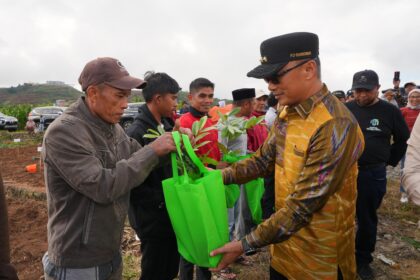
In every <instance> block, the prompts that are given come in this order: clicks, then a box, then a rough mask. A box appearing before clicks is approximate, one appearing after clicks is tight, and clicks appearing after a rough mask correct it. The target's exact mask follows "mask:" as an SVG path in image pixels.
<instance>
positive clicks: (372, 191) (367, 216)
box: [356, 166, 386, 264]
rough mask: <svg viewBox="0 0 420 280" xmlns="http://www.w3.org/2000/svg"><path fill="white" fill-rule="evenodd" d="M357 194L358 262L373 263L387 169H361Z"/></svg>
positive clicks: (382, 167)
mask: <svg viewBox="0 0 420 280" xmlns="http://www.w3.org/2000/svg"><path fill="white" fill-rule="evenodd" d="M357 192H358V193H357V202H356V217H357V232H356V262H357V263H358V264H362V263H371V262H372V261H373V258H372V253H373V251H375V245H376V233H377V227H378V216H377V214H376V210H377V209H378V208H379V206H380V205H381V202H382V199H383V197H384V195H385V193H386V167H385V166H380V167H376V168H372V169H362V168H359V175H358V177H357Z"/></svg>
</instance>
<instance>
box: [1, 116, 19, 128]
mask: <svg viewBox="0 0 420 280" xmlns="http://www.w3.org/2000/svg"><path fill="white" fill-rule="evenodd" d="M0 129H5V130H8V131H16V130H17V129H18V119H17V118H15V117H11V116H7V115H5V114H3V113H2V112H0Z"/></svg>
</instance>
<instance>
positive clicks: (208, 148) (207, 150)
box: [179, 112, 221, 161]
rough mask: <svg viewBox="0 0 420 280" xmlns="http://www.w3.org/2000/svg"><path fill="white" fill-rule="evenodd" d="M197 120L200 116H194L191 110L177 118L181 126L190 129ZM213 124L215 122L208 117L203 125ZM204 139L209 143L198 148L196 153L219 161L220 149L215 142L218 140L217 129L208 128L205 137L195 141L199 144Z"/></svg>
mask: <svg viewBox="0 0 420 280" xmlns="http://www.w3.org/2000/svg"><path fill="white" fill-rule="evenodd" d="M199 120H200V117H195V116H194V115H193V114H191V112H188V113H186V114H183V115H182V116H181V117H180V118H179V124H180V126H181V127H185V128H189V129H191V128H192V125H193V123H194V122H196V121H199ZM215 124H216V123H215V122H213V121H212V120H211V119H210V118H208V119H207V122H206V124H205V125H204V127H209V126H212V125H215ZM204 141H210V143H208V144H206V145H204V146H202V147H200V148H198V150H197V151H196V153H197V154H198V155H207V156H208V157H209V158H212V159H214V160H217V161H220V157H221V156H220V150H219V147H218V146H217V142H218V132H217V129H214V130H210V131H209V134H207V135H206V136H205V137H203V138H201V139H200V140H198V141H197V143H198V144H199V143H201V142H204Z"/></svg>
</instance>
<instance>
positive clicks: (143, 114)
mask: <svg viewBox="0 0 420 280" xmlns="http://www.w3.org/2000/svg"><path fill="white" fill-rule="evenodd" d="M136 119H137V120H140V121H142V122H145V123H146V124H147V125H148V126H150V127H154V128H157V127H158V125H159V123H158V122H157V121H156V119H155V117H154V116H153V114H152V112H150V110H149V107H147V104H144V105H141V106H140V108H139V114H138V115H137V116H136ZM161 123H162V124H163V128H164V129H165V131H172V126H171V124H170V123H169V122H168V121H167V119H166V118H162V119H161Z"/></svg>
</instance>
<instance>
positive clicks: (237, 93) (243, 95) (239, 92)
mask: <svg viewBox="0 0 420 280" xmlns="http://www.w3.org/2000/svg"><path fill="white" fill-rule="evenodd" d="M232 97H233V100H234V101H239V100H243V99H248V98H254V97H255V88H241V89H236V90H234V91H232Z"/></svg>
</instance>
